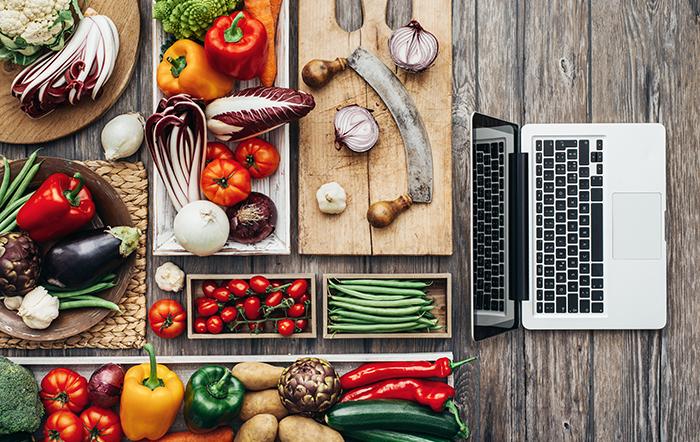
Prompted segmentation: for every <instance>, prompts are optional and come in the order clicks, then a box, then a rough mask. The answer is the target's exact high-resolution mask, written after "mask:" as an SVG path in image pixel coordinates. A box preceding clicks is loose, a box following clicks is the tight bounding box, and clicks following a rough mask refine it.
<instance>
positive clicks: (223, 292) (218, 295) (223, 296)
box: [212, 287, 231, 302]
mask: <svg viewBox="0 0 700 442" xmlns="http://www.w3.org/2000/svg"><path fill="white" fill-rule="evenodd" d="M212 298H214V299H216V300H217V301H219V302H229V301H230V300H231V292H229V291H228V289H227V288H226V287H219V288H217V289H216V290H214V293H213V294H212Z"/></svg>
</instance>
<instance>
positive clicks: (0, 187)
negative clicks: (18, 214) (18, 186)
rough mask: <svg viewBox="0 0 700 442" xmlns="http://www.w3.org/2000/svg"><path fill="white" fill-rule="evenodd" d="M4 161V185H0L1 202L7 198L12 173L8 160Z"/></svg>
mask: <svg viewBox="0 0 700 442" xmlns="http://www.w3.org/2000/svg"><path fill="white" fill-rule="evenodd" d="M2 161H3V165H4V168H5V171H4V173H3V175H2V185H0V201H2V199H3V198H5V194H6V193H7V187H8V186H9V185H10V174H11V173H12V172H11V171H10V162H9V161H7V158H3V159H2Z"/></svg>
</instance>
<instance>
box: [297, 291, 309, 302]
mask: <svg viewBox="0 0 700 442" xmlns="http://www.w3.org/2000/svg"><path fill="white" fill-rule="evenodd" d="M297 302H298V303H299V304H306V303H307V302H309V294H308V293H304V294H303V295H301V296H300V297H299V299H297Z"/></svg>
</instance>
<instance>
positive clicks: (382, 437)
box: [343, 430, 450, 442]
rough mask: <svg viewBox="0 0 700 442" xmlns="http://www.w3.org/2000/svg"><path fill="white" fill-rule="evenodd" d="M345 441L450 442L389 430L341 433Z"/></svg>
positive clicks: (448, 441)
mask: <svg viewBox="0 0 700 442" xmlns="http://www.w3.org/2000/svg"><path fill="white" fill-rule="evenodd" d="M343 437H344V438H345V440H356V441H358V442H450V439H443V438H441V437H435V436H427V435H420V434H406V433H399V432H397V431H389V430H360V431H353V432H352V433H343Z"/></svg>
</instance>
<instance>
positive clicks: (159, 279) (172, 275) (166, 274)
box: [155, 262, 185, 292]
mask: <svg viewBox="0 0 700 442" xmlns="http://www.w3.org/2000/svg"><path fill="white" fill-rule="evenodd" d="M155 278H156V284H157V285H158V288H159V289H161V290H165V291H166V292H179V291H180V290H182V287H183V286H184V285H185V272H183V271H182V269H180V267H178V266H177V265H175V264H174V263H172V262H166V263H165V264H163V265H161V266H160V267H158V268H157V269H156V276H155Z"/></svg>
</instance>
